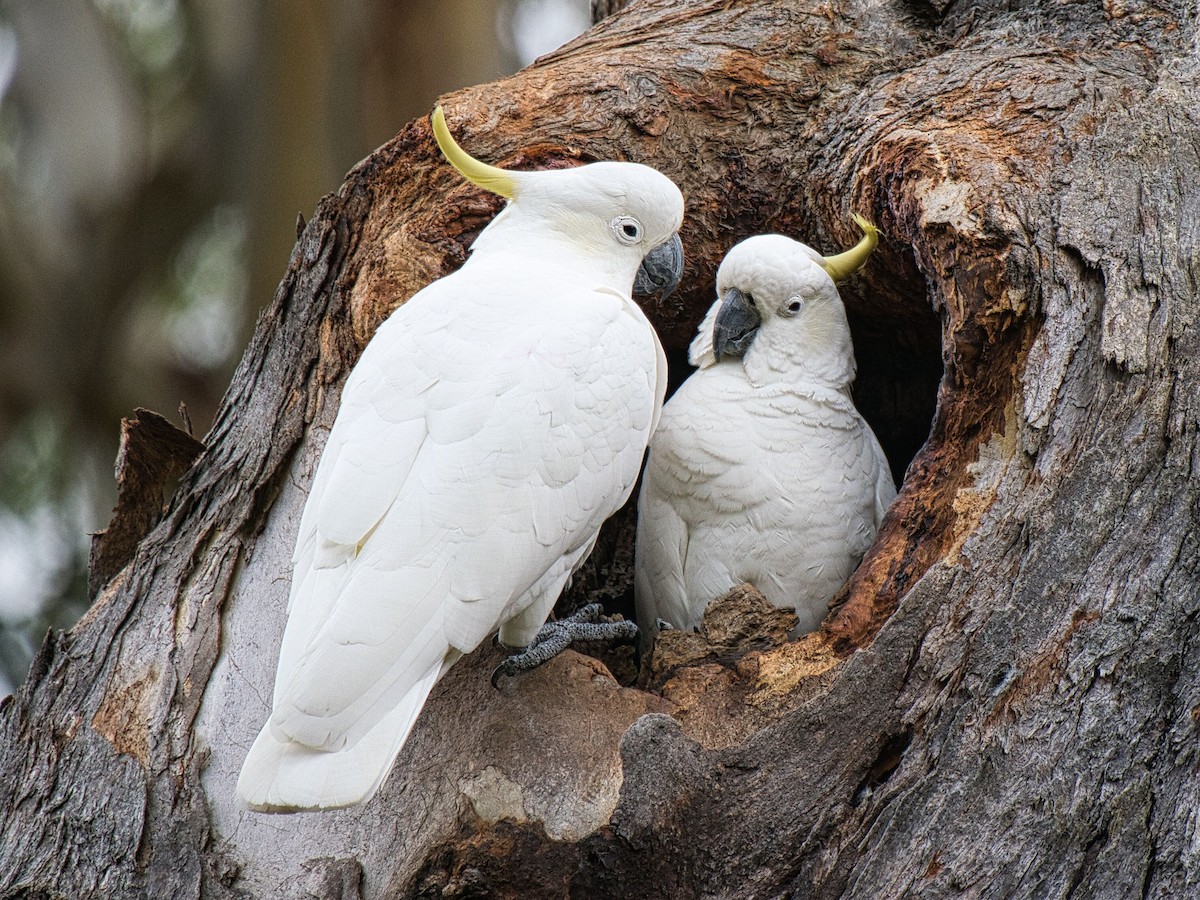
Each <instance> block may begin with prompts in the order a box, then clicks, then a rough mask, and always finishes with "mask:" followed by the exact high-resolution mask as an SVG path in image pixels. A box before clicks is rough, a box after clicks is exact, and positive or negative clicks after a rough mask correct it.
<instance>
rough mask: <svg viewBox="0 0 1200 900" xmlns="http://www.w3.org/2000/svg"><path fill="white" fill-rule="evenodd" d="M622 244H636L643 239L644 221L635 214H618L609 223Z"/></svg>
mask: <svg viewBox="0 0 1200 900" xmlns="http://www.w3.org/2000/svg"><path fill="white" fill-rule="evenodd" d="M608 227H609V228H611V229H612V232H613V234H615V235H616V236H617V240H618V241H620V242H621V243H622V244H630V245H632V244H636V243H637V242H638V241H640V240H641V239H642V223H641V222H639V221H638V220H637V219H635V218H634V217H633V216H617V217H616V218H615V219H613V220H612V221H611V222H609V223H608Z"/></svg>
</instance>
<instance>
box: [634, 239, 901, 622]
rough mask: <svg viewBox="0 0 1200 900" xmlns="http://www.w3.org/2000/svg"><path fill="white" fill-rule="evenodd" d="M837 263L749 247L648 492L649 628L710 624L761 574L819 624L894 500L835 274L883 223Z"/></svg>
mask: <svg viewBox="0 0 1200 900" xmlns="http://www.w3.org/2000/svg"><path fill="white" fill-rule="evenodd" d="M860 224H862V225H863V227H864V230H867V232H868V233H867V237H865V238H864V239H863V241H862V242H861V243H860V244H859V246H858V247H856V248H855V249H854V250H852V251H848V252H847V253H845V254H841V255H839V256H838V257H833V258H830V259H828V260H827V259H825V258H823V257H822V256H821V255H820V254H818V253H817V252H816V251H815V250H813V249H811V248H810V247H806V246H805V245H804V244H800V243H798V242H796V241H793V240H791V239H790V238H786V237H782V236H780V235H761V236H758V237H752V238H749V239H747V240H745V241H743V242H742V243H740V244H738V245H737V246H735V247H734V248H733V249H732V250H731V251H730V252H729V254H728V255H727V256H726V257H725V259H724V261H723V262H722V263H721V266H720V269H719V270H718V273H717V296H718V298H719V299H718V300H717V302H716V303H715V304H714V305H713V306H712V308H711V309H710V311H709V313H708V315H707V316H706V318H705V319H704V322H703V323H702V324H701V325H700V329H699V333H698V334H697V336H696V338H695V340H694V341H693V342H692V346H691V351H690V360H691V362H692V364H693V365H696V366H699V367H700V368H699V370H698V371H696V372H694V373H693V374H692V375H691V377H690V378H688V380H687V381H686V382H684V384H683V385H682V386H681V387H680V388H679V390H678V391H677V392H676V394H675V395H674V396H673V397H672V398H671V400H670V401H669V402H668V403H667V405H666V407H665V408H664V409H663V414H662V419H661V421H660V423H659V427H658V430H657V431H656V432H655V434H654V437H653V439H652V441H651V444H650V456H649V461H648V463H647V467H646V474H645V478H644V481H643V485H642V490H641V495H640V498H639V500H638V533H637V554H636V578H635V583H636V594H637V612H638V623H639V627H640V628H641V631H642V635H643V638H644V639H646V640H647V642H648V640H649V638H650V637H651V636H652V634H653V629H654V624H655V622H656V620H658V619H661V620H663V621H665V622H668V623H670V624H671V625H672V626H674V627H676V628H688V629H690V628H692V627H694V626H696V625H697V624H699V621H700V616H701V614H702V613H703V611H704V608H705V606H707V605H708V603H709V602H710V601H711V600H713V599H714V598H716V597H718V596H720V595H721V594H724V593H725V592H726V591H728V590H729V589H730V588H732V587H734V586H735V585H738V584H740V583H742V582H746V581H748V582H751V583H752V584H754V585H755V587H757V588H758V589H759V590H760V591H761V592H762V593H763V594H765V595H766V597H767V598H768V599H770V600H771V602H772V603H774V604H776V605H777V606H794V607H795V608H796V613H797V615H798V616H799V618H800V622H799V625H798V627H797V629H796V631H797V633H803V632H807V631H812V630H813V629H815V628H816V627H817V626H818V625H819V624H820V623H821V620H822V619H823V618H824V617H825V615H826V613H827V611H828V610H827V604H828V601H829V599H830V598H831V597H832V596H833V594H834V593H835V592H836V591H837V589H838V588H839V587H840V586H841V585H842V584H843V583H844V582H845V580H846V579H847V578H848V577H849V575H850V574H851V572H853V570H854V569H855V567H856V566H857V565H858V563H859V562H860V561H861V559H862V556H863V553H864V552H865V551H866V549H867V547H868V546H870V544H871V542H872V541H873V539H874V537H875V533H876V531H877V530H878V528H879V525H880V522H881V520H882V519H883V515H884V512H885V511H886V509H887V507H888V506H889V505H890V504H891V502H892V500H893V498H894V497H895V494H896V490H895V486H894V484H893V482H892V477H891V473H890V471H889V468H888V463H887V459H886V458H885V457H884V455H883V450H882V449H881V448H880V446H879V442H878V441H877V440H876V438H875V435H874V433H873V432H872V431H871V428H870V426H869V425H867V423H866V421H865V420H864V419H863V418H862V416H861V415H860V414H859V412H858V410H857V409H855V407H854V402H853V400H852V399H851V396H850V386H851V383H852V382H853V380H854V374H855V363H854V351H853V347H852V345H851V340H850V329H849V326H848V325H847V323H846V314H845V309H844V307H843V306H842V301H841V298H840V297H839V296H838V292H837V288H836V287H835V286H834V281H833V278H831V274H832V275H833V276H834V277H845V276H846V275H848V274H849V273H850V272H851V271H853V270H854V269H855V268H857V267H858V266H860V265H861V264H862V262H863V261H865V258H866V255H867V254H869V253H870V250H871V249H872V248H873V247H874V244H875V241H876V237H875V230H874V228H873V227H871V226H869V225H867V224H866V223H865V222H860Z"/></svg>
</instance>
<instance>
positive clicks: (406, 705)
mask: <svg viewBox="0 0 1200 900" xmlns="http://www.w3.org/2000/svg"><path fill="white" fill-rule="evenodd" d="M433 131H434V135H435V137H436V139H437V142H438V146H439V147H441V149H442V152H443V154H445V156H446V158H447V160H449V161H450V162H451V163H452V164H453V165H454V166H455V168H457V169H458V171H459V172H460V173H461V174H462V175H463V176H464V177H466V178H467V179H468V180H470V181H471V182H473V183H474V184H477V185H479V186H480V187H484V188H486V189H488V190H490V191H492V192H494V193H497V194H500V195H501V196H504V197H506V198H508V199H509V201H510V202H509V204H508V206H507V207H506V208H505V209H504V210H503V212H501V213H500V214H499V215H498V216H497V217H496V218H495V219H494V220H493V221H492V223H491V224H490V225H488V227H487V228H485V229H484V231H483V233H482V234H480V235H479V237H478V238H477V239H476V241H475V243H474V245H473V246H472V248H471V256H470V258H469V259H468V260H467V261H466V263H464V264H463V266H462V268H460V269H459V270H458V271H457V272H454V273H453V274H451V275H448V276H446V277H445V278H442V279H440V280H438V281H435V282H433V283H432V284H430V285H428V286H427V287H425V288H424V289H423V290H421V291H419V292H418V293H417V294H416V295H415V296H413V297H412V299H410V300H409V301H408V302H407V303H405V304H404V305H403V306H401V307H400V308H399V309H397V310H396V311H395V312H394V313H392V315H391V317H390V318H388V320H387V321H386V322H384V323H383V325H381V326H380V328H379V330H378V331H377V332H376V334H375V336H374V337H373V338H372V339H371V342H370V343H369V344H368V345H367V347H366V349H365V350H364V351H363V354H362V358H361V359H360V360H359V362H358V364H357V365H356V366H355V367H354V371H353V372H351V373H350V377H349V378H348V379H347V381H346V387H345V388H344V389H343V391H342V399H341V407H340V409H339V411H338V415H337V420H336V421H335V422H334V425H333V429H332V431H331V432H330V434H329V439H328V442H327V443H326V445H325V450H324V453H323V454H322V456H321V461H320V463H319V464H318V466H317V471H316V474H315V475H314V477H313V483H312V490H311V492H310V493H309V496H308V501H307V502H306V504H305V507H304V514H303V516H302V518H301V520H300V529H299V534H298V536H297V539H296V550H295V553H294V555H293V562H294V565H295V568H294V571H293V575H292V587H291V595H290V597H289V600H288V619H287V625H286V627H285V629H284V634H283V643H282V646H281V648H280V651H279V665H278V668H277V670H276V675H275V692H274V696H273V699H272V704H271V713H270V717H269V718H268V720H267V722H266V724H265V725H263V727H262V730H261V731H260V733H259V735H258V737H257V738H256V740H255V741H254V744H253V746H252V747H251V748H250V752H249V754H248V755H247V757H246V760H245V763H244V764H243V766H242V771H241V776H240V777H239V779H238V785H237V793H238V798H239V800H240V801H241V803H242V804H243V805H244V806H246V807H248V808H249V809H252V810H258V811H263V812H288V811H294V810H301V809H329V808H333V807H340V806H349V805H353V804H356V803H362V802H364V801H366V800H367V799H369V798H370V797H371V796H372V795H373V794H374V793H375V791H376V789H377V788H378V787H379V785H380V784H381V783H382V782H383V779H384V778H385V776H386V775H387V773H388V771H389V769H390V768H391V766H392V763H393V761H394V760H395V759H396V756H397V754H398V753H399V752H400V748H401V747H402V746H403V745H404V742H405V739H406V738H407V737H408V734H409V732H410V730H411V729H412V727H413V723H414V722H415V721H416V719H417V716H418V714H419V713H420V711H421V707H422V706H423V705H424V703H425V698H426V697H427V696H428V694H429V692H430V690H431V689H432V688H433V685H434V684H435V683H436V682H437V680H438V679H439V678H441V677H442V675H444V674H445V672H446V671H447V670H448V669H449V668H450V667H451V666H452V665H454V663H455V662H456V661H457V660H458V659H459V658H461V657H462V655H463V654H465V653H470V652H471V651H472V650H474V649H475V648H476V647H477V646H478V645H479V643H480V642H481V641H483V640H484V639H485V638H486V637H487V636H488V635H489V634H491V633H492V632H495V631H496V630H497V629H499V636H500V640H501V641H502V642H503V643H505V644H507V645H509V646H510V647H525V646H527V645H531V644H536V645H537V646H536V647H535V648H534V649H535V650H536V651H537V652H534V651H530V653H529V654H526V656H527V657H528V658H529V659H528V661H529V662H532V663H536V662H539V661H542V660H543V659H544V658H545V657H546V656H548V655H549V652H550V651H552V650H553V649H555V648H557V647H560V646H562V644H563V643H564V640H562V635H563V631H564V625H563V623H555V628H553V629H551V631H552V632H553V633H552V634H551V635H550V637H549V639H546V640H543V636H542V635H541V633H540V627H541V626H542V623H543V622H544V621H545V620H546V616H547V615H548V614H549V612H550V610H551V608H552V607H553V605H554V601H555V600H556V599H557V597H558V595H559V592H560V591H561V590H562V588H563V586H564V585H565V584H566V582H567V580H568V579H569V578H570V577H571V574H572V573H573V572H574V571H575V569H576V568H578V566H579V565H580V564H581V563H582V562H583V561H584V560H585V559H586V558H587V556H588V554H589V553H590V552H591V550H592V547H593V545H594V544H595V542H596V535H597V533H598V532H599V530H600V526H601V524H602V523H603V522H604V520H605V519H607V518H608V517H609V515H611V514H612V513H613V512H615V511H616V510H617V509H619V508H620V507H621V505H622V504H623V503H624V502H625V501H626V499H627V498H628V497H629V495H630V493H631V492H632V491H633V486H634V483H635V482H636V480H637V476H638V470H639V469H640V468H641V464H642V457H643V455H644V453H645V450H646V445H647V442H648V441H649V439H650V433H651V432H652V430H653V429H654V425H655V423H656V422H657V420H658V415H659V411H660V409H661V407H662V401H663V394H664V392H665V389H666V359H665V357H664V355H663V351H662V348H661V347H660V346H659V343H658V338H657V337H656V335H655V333H654V329H653V328H651V326H650V323H649V321H648V320H647V319H646V317H645V315H644V314H643V313H642V311H641V310H640V309H639V308H638V306H637V304H636V303H634V301H633V299H632V297H631V295H630V289H631V287H632V286H633V284H634V280H635V277H637V278H638V282H639V285H641V286H642V287H643V288H645V287H649V288H661V289H663V290H664V292H666V293H669V292H670V290H671V288H673V287H674V285H675V284H678V281H679V276H680V272H681V270H682V264H683V256H682V247H681V245H680V243H679V238H678V236H677V234H676V232H677V231H678V229H679V226H680V223H681V221H682V219H683V196H682V195H681V194H680V192H679V188H677V187H676V186H675V184H674V183H672V182H671V180H670V179H669V178H667V177H666V176H665V175H662V174H661V173H659V172H657V171H655V170H654V169H651V168H649V167H647V166H642V165H637V164H635V163H623V162H599V163H593V164H591V165H586V166H580V167H578V168H573V169H558V170H553V171H542V172H514V171H508V170H504V169H499V168H496V167H495V166H489V165H487V164H485V163H482V162H480V161H478V160H476V159H473V158H472V157H470V156H469V155H468V154H467V153H466V152H465V151H464V150H463V149H462V148H460V147H459V146H458V145H457V144H456V143H455V142H454V139H453V138H452V137H451V136H450V132H449V130H448V129H447V127H446V122H445V118H444V116H443V114H442V110H441V108H440V107H439V108H438V109H437V110H435V111H434V115H433ZM639 270H641V272H642V274H641V276H640V277H639V276H638V273H639ZM567 630H569V629H567ZM580 630H581V631H582V633H583V634H585V635H587V636H589V637H591V636H593V635H594V634H595V632H596V631H598V630H603V626H599V625H592V626H590V627H588V626H583V627H581V629H580ZM527 667H528V666H527V665H517V666H515V667H509V668H506V669H505V670H504V671H506V672H513V671H519V670H521V669H522V668H527Z"/></svg>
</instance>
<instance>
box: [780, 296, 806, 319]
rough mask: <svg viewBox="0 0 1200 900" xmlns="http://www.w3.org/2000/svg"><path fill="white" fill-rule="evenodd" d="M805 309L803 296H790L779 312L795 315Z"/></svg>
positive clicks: (785, 314)
mask: <svg viewBox="0 0 1200 900" xmlns="http://www.w3.org/2000/svg"><path fill="white" fill-rule="evenodd" d="M802 309H804V298H803V297H788V302H787V303H785V304H784V305H783V308H782V309H780V310H779V314H780V315H783V316H794V315H796V314H798V313H799V312H800V310H802Z"/></svg>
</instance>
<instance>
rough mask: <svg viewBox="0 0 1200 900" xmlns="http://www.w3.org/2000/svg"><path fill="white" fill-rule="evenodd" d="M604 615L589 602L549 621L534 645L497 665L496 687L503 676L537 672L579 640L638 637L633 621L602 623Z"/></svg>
mask: <svg viewBox="0 0 1200 900" xmlns="http://www.w3.org/2000/svg"><path fill="white" fill-rule="evenodd" d="M603 613H604V609H603V607H601V606H600V604H599V603H589V604H588V605H587V606H585V607H583V608H581V609H578V610H576V611H575V612H573V613H572V614H571V615H569V616H567V617H566V618H565V619H559V620H557V621H555V622H547V623H546V624H545V625H543V626H542V627H541V628H540V629H538V633H537V635H536V636H535V637H534V639H533V643H531V644H530V645H529V646H528V647H525V648H524V649H523V650H522V651H521V652H520V653H514V654H513V655H512V656H510V657H509V658H508V659H506V660H504V661H503V662H502V663H500V665H498V666H496V668H495V670H494V671H493V672H492V687H499V686H500V679H501V677H509V678H511V677H512V676H513V675H519V674H521V673H522V672H531V671H533V670H534V669H536V668H537V667H538V666H540V665H542V664H543V663H547V662H549V661H550V660H552V659H553V658H554V657H556V656H558V654H560V653H562V652H563V651H564V650H566V649H567V648H568V647H569V646H571V644H572V643H574V642H575V641H620V640H632V639H633V638H635V637H637V633H638V630H637V625H635V624H634V623H633V622H629V621H625V620H622V621H620V622H601V621H600V616H601V615H603Z"/></svg>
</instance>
